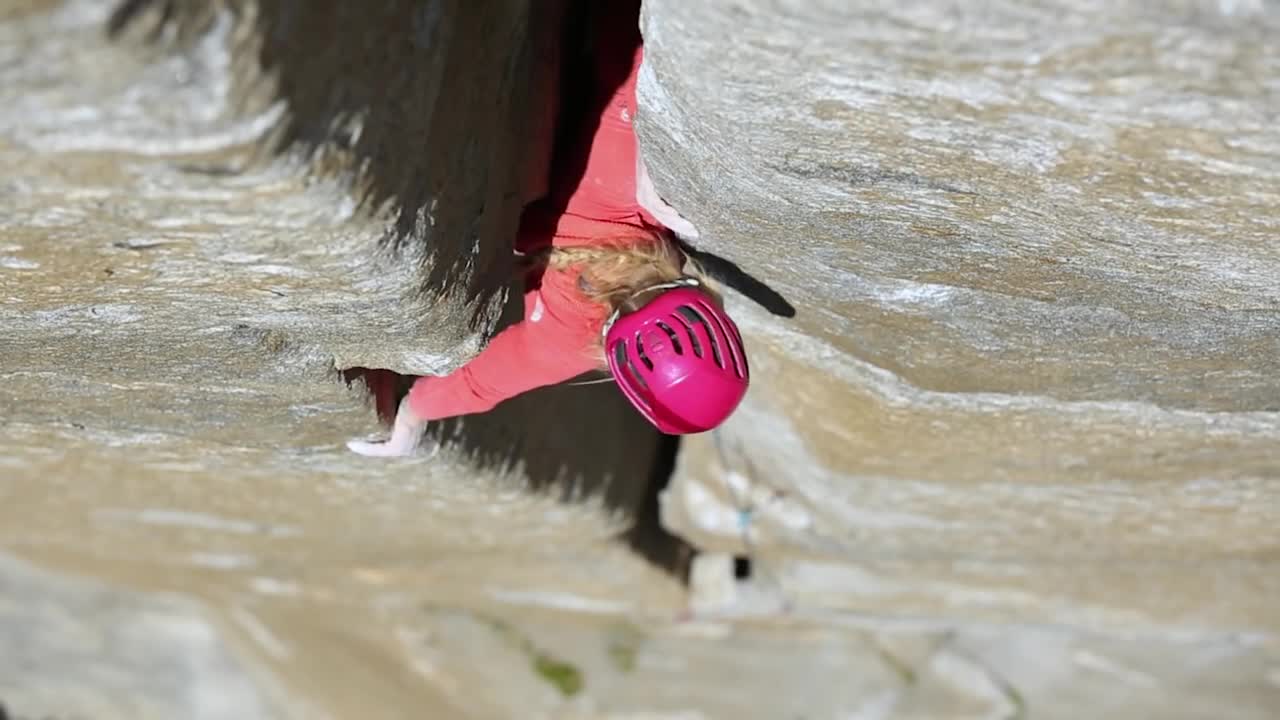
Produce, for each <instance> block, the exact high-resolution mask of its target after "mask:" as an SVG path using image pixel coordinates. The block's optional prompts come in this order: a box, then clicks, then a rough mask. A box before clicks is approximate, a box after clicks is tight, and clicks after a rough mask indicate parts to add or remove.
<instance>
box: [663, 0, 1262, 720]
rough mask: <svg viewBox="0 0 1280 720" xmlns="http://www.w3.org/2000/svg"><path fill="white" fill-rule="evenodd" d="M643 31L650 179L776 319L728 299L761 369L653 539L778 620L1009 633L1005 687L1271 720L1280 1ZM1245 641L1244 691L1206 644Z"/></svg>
mask: <svg viewBox="0 0 1280 720" xmlns="http://www.w3.org/2000/svg"><path fill="white" fill-rule="evenodd" d="M643 28H644V31H645V36H646V43H647V46H646V47H647V50H648V56H647V57H648V61H649V63H648V68H647V72H646V73H645V74H644V75H643V77H642V78H641V83H640V90H639V92H640V106H641V107H640V111H639V114H638V118H639V124H640V125H639V126H640V133H641V136H642V141H643V148H644V153H645V157H646V162H647V164H648V165H649V168H650V172H651V175H652V176H653V178H654V182H655V185H656V186H657V189H658V190H659V192H661V193H662V194H663V195H664V196H665V197H666V198H667V199H668V200H669V201H670V202H671V203H672V204H673V205H674V206H675V207H676V208H677V209H679V210H680V211H681V213H682V214H684V215H685V216H686V217H688V218H689V219H690V220H691V221H692V222H693V223H694V224H695V225H696V226H697V227H698V229H699V233H700V237H699V238H698V239H697V240H696V244H697V246H698V247H699V248H700V249H702V250H704V251H708V252H711V253H715V254H717V255H720V256H724V257H727V258H729V259H731V260H733V261H734V262H736V263H737V264H738V265H739V266H741V267H742V269H743V270H744V271H745V272H747V273H750V274H751V275H753V276H755V278H756V279H758V280H759V281H761V282H763V283H764V284H766V285H768V286H770V287H771V288H772V290H773V291H775V292H776V293H777V294H779V295H781V296H782V297H783V298H785V299H786V300H787V301H788V302H789V303H790V304H791V305H792V306H793V307H794V309H795V316H794V318H790V319H788V318H784V317H777V316H773V315H770V314H769V313H767V312H766V311H765V310H764V309H763V307H761V306H759V305H757V304H756V303H752V302H751V301H749V300H746V299H741V298H735V299H736V302H735V303H734V308H733V309H735V310H736V311H737V312H738V313H739V314H740V315H741V316H742V318H743V323H744V325H745V328H746V331H747V334H748V336H749V337H748V341H749V343H750V349H751V351H752V352H753V359H754V363H755V364H754V367H753V371H754V374H755V385H754V387H753V389H752V391H751V393H750V394H749V395H748V398H747V401H746V402H745V405H744V407H743V408H742V410H741V411H740V412H739V413H738V414H737V416H736V417H735V418H734V419H733V420H732V421H731V422H730V423H729V424H728V425H727V426H726V427H725V428H724V429H723V430H722V431H721V432H719V433H717V435H715V436H708V437H699V438H697V439H696V440H693V441H692V442H689V443H686V445H685V448H684V451H683V452H682V456H681V462H680V467H679V470H678V473H677V477H676V480H675V482H674V484H673V486H672V488H671V489H670V490H669V491H668V492H667V493H666V495H665V497H664V506H663V517H664V522H665V523H666V525H667V526H668V527H669V528H671V529H673V530H675V531H676V532H678V533H680V534H682V535H684V536H685V537H687V538H690V539H692V540H693V541H694V544H695V545H697V546H700V547H702V548H707V549H713V550H718V551H721V552H724V553H749V554H751V555H752V556H753V557H755V559H756V562H755V566H756V567H757V568H759V569H760V570H761V573H760V575H761V577H760V583H762V584H765V585H769V586H770V587H772V588H773V591H774V592H775V594H777V595H780V596H782V597H784V598H786V600H787V601H789V602H791V603H793V604H795V605H799V606H814V607H822V608H828V609H830V610H833V611H834V610H837V609H842V610H848V611H856V612H857V613H859V614H869V615H877V616H884V617H904V616H905V617H912V618H931V619H932V620H933V621H937V622H941V623H943V624H944V625H946V626H949V627H951V628H953V629H955V630H956V631H957V632H960V633H963V632H965V628H970V627H972V626H973V624H974V623H984V624H987V623H993V624H996V625H997V626H999V627H1001V628H1002V629H1000V630H993V629H992V628H991V626H986V629H985V630H984V632H985V633H988V635H987V637H988V639H989V640H991V642H987V643H984V646H983V649H982V650H981V651H978V653H977V654H978V656H980V657H981V658H984V660H982V661H981V662H987V661H989V662H990V666H992V667H997V666H1004V667H1005V670H1004V672H1012V673H1016V674H1024V673H1025V672H1027V668H1026V663H1031V662H1033V661H1034V660H1035V658H1037V657H1039V658H1041V660H1042V661H1043V662H1052V663H1053V664H1055V665H1057V664H1058V663H1062V665H1063V666H1071V667H1076V668H1080V667H1083V666H1086V665H1088V664H1089V663H1090V662H1094V661H1096V664H1097V665H1098V669H1099V671H1100V672H1112V673H1114V674H1113V677H1112V679H1113V680H1114V682H1116V683H1132V684H1133V686H1134V687H1136V686H1139V685H1141V686H1145V687H1149V688H1151V689H1152V694H1150V695H1145V696H1143V695H1142V693H1137V692H1135V693H1134V694H1133V695H1130V696H1127V700H1128V702H1129V703H1131V704H1125V705H1124V706H1125V709H1126V712H1124V713H1119V714H1122V715H1126V716H1131V717H1154V716H1160V715H1161V714H1163V713H1164V712H1166V710H1157V708H1158V707H1164V706H1165V704H1166V703H1168V704H1169V705H1172V706H1176V705H1177V704H1178V702H1179V701H1178V700H1175V698H1181V699H1183V700H1188V701H1189V700H1191V699H1195V701H1196V702H1200V703H1207V705H1201V706H1200V708H1201V710H1203V711H1204V712H1205V713H1206V716H1211V715H1214V714H1218V712H1221V713H1222V714H1224V715H1233V713H1234V714H1238V716H1263V715H1265V714H1266V712H1267V710H1266V709H1267V708H1270V711H1271V712H1274V710H1275V708H1277V707H1280V694H1278V693H1280V687H1277V678H1276V674H1275V672H1276V671H1275V668H1276V667H1277V664H1278V663H1280V654H1277V645H1276V639H1277V636H1276V632H1277V630H1278V629H1280V531H1277V529H1276V528H1277V527H1280V290H1278V289H1277V285H1276V284H1275V278H1276V277H1278V276H1280V124H1277V122H1276V121H1277V118H1280V49H1277V46H1276V44H1275V43H1274V42H1271V40H1270V38H1271V37H1273V36H1274V34H1275V32H1276V31H1277V29H1280V7H1278V6H1276V5H1275V4H1274V3H1258V2H1255V3H1209V2H1172V3H1158V4H1151V3H1065V2H1063V3H1059V2H1034V3H1001V2H996V3H976V4H967V5H966V4H957V3H941V2H913V3H889V2H884V3H877V2H871V3H838V2H807V1H805V2H801V1H796V2H789V1H786V0H782V1H778V2H750V1H748V2H735V3H683V2H677V1H676V0H650V1H649V2H648V3H647V4H646V11H645V18H644V22H643ZM765 300H768V298H765ZM708 562H713V561H712V560H708ZM708 575H709V576H710V575H714V573H711V571H708ZM707 587H708V588H709V590H708V591H707V592H708V594H709V595H708V600H707V602H709V603H712V604H714V603H715V602H722V603H723V602H731V601H733V600H734V598H735V594H734V591H733V588H732V586H725V585H724V584H723V583H720V584H716V583H715V582H714V581H709V583H708V586H707ZM717 593H718V594H717ZM738 595H739V596H740V597H738V600H739V601H742V600H744V599H745V598H747V597H748V596H747V595H744V594H742V593H738ZM713 596H714V597H713ZM1044 625H1052V626H1054V627H1057V628H1060V629H1061V631H1062V632H1063V633H1065V634H1066V635H1065V636H1066V637H1075V636H1076V635H1075V634H1077V633H1079V637H1080V638H1085V637H1095V638H1096V637H1099V636H1098V635H1090V634H1091V633H1100V634H1101V635H1100V636H1101V637H1108V638H1110V639H1108V640H1106V641H1104V642H1105V643H1106V644H1107V645H1108V646H1109V649H1089V650H1084V649H1081V650H1080V651H1079V653H1080V654H1079V655H1078V656H1070V655H1066V656H1064V655H1059V654H1058V652H1057V651H1055V650H1050V649H1048V648H1046V647H1042V646H1039V641H1038V640H1036V639H1035V638H1037V637H1039V635H1038V632H1039V631H1035V630H1030V629H1027V628H1028V627H1029V626H1034V627H1040V626H1044ZM1174 638H1178V639H1179V642H1185V645H1182V646H1181V647H1184V648H1185V652H1174V653H1172V654H1170V653H1169V652H1168V649H1167V647H1166V646H1165V645H1164V642H1166V641H1173V639H1174ZM1239 638H1249V640H1248V641H1247V642H1243V641H1242V644H1240V645H1239V646H1238V648H1239V652H1241V653H1246V654H1248V653H1256V654H1252V655H1249V660H1248V661H1244V660H1242V659H1241V660H1239V662H1240V665H1238V666H1237V672H1233V673H1232V676H1231V677H1230V679H1229V680H1228V679H1226V678H1223V677H1221V676H1219V675H1217V674H1216V673H1218V672H1220V671H1221V667H1219V666H1209V667H1206V666H1205V665H1204V664H1203V663H1202V659H1201V656H1200V653H1201V652H1204V651H1206V650H1205V648H1207V647H1211V646H1216V647H1222V646H1221V645H1219V644H1220V643H1226V646H1229V647H1237V646H1236V645H1235V644H1234V643H1235V642H1236V640H1235V639H1239ZM1082 642H1084V644H1085V645H1088V644H1089V643H1091V642H1094V641H1093V640H1089V641H1085V640H1082ZM1201 643H1204V644H1203V645H1201ZM1245 646H1251V647H1254V648H1256V649H1255V650H1251V651H1247V652H1246V651H1245V650H1244V647H1245ZM1019 655H1021V656H1022V657H1021V659H1020V660H1018V661H1017V664H1018V665H1019V667H1018V668H1015V667H1013V666H1010V665H1007V664H1006V663H1007V662H1008V660H1009V659H1010V656H1019ZM998 656H1003V659H997V658H998ZM1071 657H1075V659H1074V660H1073V659H1071ZM1090 657H1092V658H1093V660H1086V658H1090ZM1240 657H1243V656H1240ZM1047 658H1054V659H1053V660H1052V661H1050V660H1047ZM1104 665H1105V666H1106V667H1108V668H1110V670H1101V669H1100V668H1101V667H1102V666H1104ZM1006 677H1011V676H1010V675H1006ZM1139 678H1140V680H1139ZM1072 682H1075V681H1074V680H1073V681H1072ZM1011 683H1012V684H1013V685H1014V686H1016V687H1019V689H1020V691H1022V692H1023V695H1024V697H1025V698H1026V700H1027V703H1028V708H1031V707H1042V705H1041V703H1042V702H1043V698H1037V697H1035V696H1036V695H1037V693H1038V692H1040V691H1044V690H1047V687H1046V686H1039V687H1038V688H1036V689H1033V688H1032V687H1031V685H1035V683H1031V684H1030V685H1024V684H1023V683H1022V681H1011ZM1092 702H1094V701H1092V700H1086V701H1082V704H1081V705H1079V706H1077V708H1076V712H1077V713H1079V714H1082V715H1094V714H1099V713H1095V712H1093V711H1092V710H1090V711H1088V712H1086V711H1085V708H1086V707H1089V708H1092V707H1094V706H1093V705H1091V703H1092ZM1097 702H1099V703H1101V702H1102V701H1101V700H1098V701H1097ZM1148 703H1155V704H1148ZM1214 703H1216V704H1217V707H1219V708H1220V710H1219V711H1211V710H1209V709H1207V708H1209V707H1210V706H1212V705H1213V704H1214ZM1097 707H1098V709H1099V710H1101V709H1102V708H1103V706H1102V705H1098V706H1097ZM1041 712H1043V709H1042V710H1041ZM1175 712H1181V713H1187V716H1188V717H1191V716H1197V715H1195V712H1199V710H1197V711H1195V712H1193V711H1192V710H1190V709H1188V707H1187V706H1183V707H1182V709H1181V710H1176V711H1175ZM1033 714H1036V715H1038V714H1039V713H1033ZM1100 714H1103V715H1105V714H1107V713H1106V712H1102V713H1100Z"/></svg>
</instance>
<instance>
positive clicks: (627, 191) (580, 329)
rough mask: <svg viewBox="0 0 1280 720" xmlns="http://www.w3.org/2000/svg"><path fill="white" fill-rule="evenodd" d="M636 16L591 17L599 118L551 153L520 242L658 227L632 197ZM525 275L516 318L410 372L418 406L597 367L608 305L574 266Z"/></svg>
mask: <svg viewBox="0 0 1280 720" xmlns="http://www.w3.org/2000/svg"><path fill="white" fill-rule="evenodd" d="M628 5H629V3H621V4H614V5H613V7H614V8H618V7H619V6H621V7H622V8H624V9H626V8H627V6H628ZM608 6H609V5H608V4H605V5H603V6H597V8H601V7H608ZM637 18H638V14H637V13H636V11H635V8H630V12H621V11H619V12H612V13H606V14H602V15H600V16H599V17H598V18H597V19H596V21H595V22H594V24H593V29H594V30H595V32H594V33H593V39H594V41H595V44H596V45H595V47H596V54H595V68H594V72H593V80H592V83H591V85H590V86H589V88H590V89H591V92H592V97H591V98H590V99H589V100H590V102H589V104H588V106H587V107H588V108H591V110H589V112H591V113H597V112H598V116H596V117H598V119H599V122H598V123H587V124H586V126H585V127H584V129H583V132H582V133H581V134H580V135H579V137H578V138H576V141H574V142H571V143H570V144H569V152H567V153H564V154H563V155H562V156H561V157H560V158H558V160H557V165H556V168H557V169H556V170H555V171H553V172H554V173H555V175H556V177H553V178H552V183H551V188H550V190H549V193H548V197H547V198H546V199H544V200H543V201H540V202H538V203H535V204H532V205H530V206H529V208H528V209H527V210H526V211H525V213H524V215H523V216H522V218H521V225H520V231H519V235H518V237H517V238H516V243H515V245H516V249H517V250H519V251H521V252H523V253H533V252H537V251H538V250H540V249H545V248H546V247H547V246H548V245H551V246H569V245H590V244H592V243H593V242H596V241H599V240H601V239H604V238H608V237H610V236H614V235H617V234H619V231H625V230H628V229H629V228H645V229H649V230H660V229H661V226H660V225H659V224H658V222H657V221H656V220H655V219H654V218H653V217H652V216H651V215H649V213H647V212H646V211H644V210H643V209H642V208H641V207H640V206H639V205H638V204H637V203H636V199H635V196H636V140H635V132H634V130H633V128H632V120H633V118H634V117H635V107H636V102H635V80H636V72H637V70H638V69H639V67H640V61H641V58H642V53H643V50H642V48H641V46H640V33H639V29H638V27H637V25H638V22H637ZM528 285H529V287H528V289H527V290H526V292H525V295H524V304H525V313H524V320H523V321H521V322H519V323H516V324H515V325H512V326H510V327H508V328H506V329H505V330H503V331H502V332H501V333H499V334H498V335H497V336H496V337H494V338H493V340H492V341H491V342H490V343H489V344H488V345H487V346H486V347H485V349H484V350H483V351H482V352H481V353H480V354H479V355H477V356H476V357H475V358H474V359H472V360H471V361H470V362H469V363H467V364H466V365H465V366H463V367H461V368H459V369H458V370H456V371H455V372H453V373H451V374H450V375H447V376H443V377H423V378H419V379H418V380H417V381H415V383H414V385H413V388H412V389H411V390H410V392H409V407H410V408H411V409H412V410H413V412H414V414H415V415H418V416H419V417H422V418H424V419H427V420H438V419H441V418H446V417H452V416H457V415H467V414H471V413H479V412H485V411H487V410H490V409H492V408H493V407H494V406H496V405H497V404H498V403H500V402H502V401H504V400H507V399H509V398H512V397H514V396H516V395H519V394H521V393H523V392H526V391H528V390H532V389H534V388H538V387H543V386H546V385H553V384H556V383H559V382H563V381H565V380H568V379H570V378H573V377H575V376H577V375H580V374H582V373H584V372H587V371H589V370H592V369H595V368H596V367H597V365H596V361H595V360H593V359H592V357H591V355H590V348H591V347H592V345H593V344H594V342H595V340H596V337H597V336H598V334H599V332H600V329H601V326H602V325H603V322H604V319H605V317H604V315H605V314H604V311H603V310H602V309H601V308H600V307H599V306H596V305H592V304H590V303H588V302H587V301H586V299H585V298H584V297H583V296H582V295H581V293H579V292H578V289H577V276H576V274H575V273H573V272H571V271H561V270H547V271H546V272H543V273H541V277H540V278H538V277H536V276H535V277H531V278H529V283H528Z"/></svg>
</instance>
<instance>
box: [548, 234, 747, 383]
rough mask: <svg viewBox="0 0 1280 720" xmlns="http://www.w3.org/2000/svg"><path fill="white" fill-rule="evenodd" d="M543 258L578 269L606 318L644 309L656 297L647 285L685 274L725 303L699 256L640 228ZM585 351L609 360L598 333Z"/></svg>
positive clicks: (581, 285)
mask: <svg viewBox="0 0 1280 720" xmlns="http://www.w3.org/2000/svg"><path fill="white" fill-rule="evenodd" d="M540 261H541V262H543V263H545V265H546V267H547V269H549V270H560V271H565V272H570V273H572V272H574V271H575V270H576V271H578V275H577V284H578V289H579V290H580V291H581V292H582V295H583V297H585V298H586V299H587V301H588V302H590V303H592V304H594V305H597V306H599V307H600V309H601V318H602V319H603V318H606V317H608V316H609V315H610V314H611V313H613V312H614V311H615V310H618V311H619V312H620V314H621V315H626V314H628V313H633V312H635V311H636V310H639V309H640V308H642V307H644V305H645V304H646V303H648V302H649V301H650V300H652V299H653V298H654V297H655V295H654V294H653V293H647V292H644V289H645V288H648V287H651V286H654V285H658V284H661V283H669V282H672V281H674V280H678V279H680V278H681V277H693V278H697V279H698V281H699V282H700V283H701V284H702V287H703V290H705V291H706V292H707V293H708V294H709V295H710V296H711V297H712V299H713V300H714V302H716V303H717V304H721V302H722V300H721V297H720V293H719V290H718V289H717V288H716V287H715V286H714V285H713V284H712V283H711V281H710V279H709V278H708V277H707V275H706V272H705V271H704V270H703V269H702V266H701V265H699V264H698V262H697V261H696V260H694V259H693V258H690V257H687V256H686V255H685V254H684V253H683V252H681V251H680V248H678V247H676V244H675V243H674V242H672V241H671V240H669V239H668V238H666V237H665V236H663V235H659V234H657V233H654V232H649V231H646V230H642V229H639V228H636V229H634V230H628V231H627V232H626V233H624V234H619V235H615V236H612V237H608V238H601V239H596V240H592V243H591V244H590V245H579V246H566V247H555V248H551V249H549V250H547V251H545V252H543V253H542V254H541V256H540ZM585 350H586V351H587V352H588V353H590V355H591V356H592V358H593V359H595V360H596V361H597V362H598V363H600V365H601V366H603V365H604V364H605V360H604V343H603V339H601V338H599V337H597V340H596V342H595V343H593V344H592V346H591V347H589V348H585Z"/></svg>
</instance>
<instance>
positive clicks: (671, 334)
mask: <svg viewBox="0 0 1280 720" xmlns="http://www.w3.org/2000/svg"><path fill="white" fill-rule="evenodd" d="M658 327H660V328H662V331H663V332H665V333H666V334H667V337H668V338H671V347H672V349H674V350H675V351H676V354H677V355H683V354H684V345H681V344H680V336H679V335H676V331H675V330H672V329H671V326H670V325H668V324H666V323H664V322H662V321H661V320H659V321H658Z"/></svg>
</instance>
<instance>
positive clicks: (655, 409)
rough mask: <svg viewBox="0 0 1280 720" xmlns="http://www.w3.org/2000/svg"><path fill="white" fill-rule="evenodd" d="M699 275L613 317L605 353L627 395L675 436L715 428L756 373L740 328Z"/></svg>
mask: <svg viewBox="0 0 1280 720" xmlns="http://www.w3.org/2000/svg"><path fill="white" fill-rule="evenodd" d="M700 286H701V284H700V283H699V282H698V281H697V280H696V279H695V278H691V277H683V278H680V279H679V280H677V281H675V282H670V283H662V284H660V285H654V286H652V287H648V288H645V289H643V290H641V291H640V292H652V291H654V290H666V292H664V293H662V294H661V295H658V296H657V297H656V298H654V299H653V300H650V301H649V302H648V303H646V304H645V305H644V307H642V308H640V309H639V310H637V311H635V312H633V313H630V314H628V315H621V310H615V311H614V313H613V314H612V315H610V316H609V319H608V320H607V321H606V322H605V324H604V328H603V330H602V332H603V334H604V347H605V357H606V358H607V359H608V363H609V371H610V372H611V373H612V374H613V379H614V381H615V382H617V384H618V387H619V388H621V389H622V394H623V395H625V396H626V397H627V400H630V401H631V404H632V405H634V406H635V408H636V409H637V410H639V411H640V413H641V414H642V415H644V417H645V418H646V419H647V420H648V421H649V422H651V423H653V425H654V426H656V427H657V428H658V429H659V430H661V431H662V432H664V433H666V434H668V435H685V434H691V433H700V432H705V431H707V430H711V429H713V428H715V427H716V426H718V425H720V423H722V422H724V421H725V420H726V419H727V418H728V417H729V415H730V414H732V413H733V411H734V410H735V409H736V408H737V407H738V404H739V403H740V402H742V398H743V396H744V395H746V392H747V385H748V384H749V383H750V380H751V375H750V371H749V370H748V367H747V353H746V349H745V348H744V347H743V344H742V335H741V334H740V333H739V332H738V326H737V325H735V324H734V322H733V320H732V319H730V318H729V316H728V315H727V314H726V313H725V311H724V310H722V309H720V307H718V306H717V305H716V303H715V302H713V301H712V299H711V297H710V296H708V295H707V293H705V292H703V291H702V290H701V289H700Z"/></svg>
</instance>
